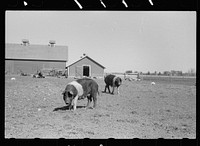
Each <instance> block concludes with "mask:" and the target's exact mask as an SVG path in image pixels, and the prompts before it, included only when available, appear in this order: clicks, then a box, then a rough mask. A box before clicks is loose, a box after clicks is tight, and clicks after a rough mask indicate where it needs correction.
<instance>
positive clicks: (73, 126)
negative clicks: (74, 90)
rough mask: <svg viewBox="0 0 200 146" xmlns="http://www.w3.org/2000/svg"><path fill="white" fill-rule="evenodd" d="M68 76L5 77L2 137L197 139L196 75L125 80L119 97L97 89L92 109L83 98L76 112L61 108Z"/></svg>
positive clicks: (100, 82) (101, 85)
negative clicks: (152, 80) (178, 81)
mask: <svg viewBox="0 0 200 146" xmlns="http://www.w3.org/2000/svg"><path fill="white" fill-rule="evenodd" d="M12 77H15V78H16V80H11V78H12ZM72 80H73V79H64V78H54V77H48V78H43V79H38V78H32V77H30V76H28V77H26V76H9V75H6V76H5V138H70V139H73V138H76V139H77V138H98V139H101V138H105V139H107V138H120V139H123V138H128V139H129V138H144V139H149V138H150V139H151V138H169V139H171V138H172V139H174V138H176V139H177V138H180V139H181V138H196V86H195V82H196V79H195V80H194V81H193V83H192V84H191V80H190V79H188V80H184V82H181V83H179V84H176V82H173V80H171V81H170V82H168V81H163V80H162V81H160V82H159V80H157V81H155V83H156V84H155V85H151V80H149V81H148V80H147V81H145V80H143V81H135V82H130V81H123V85H122V86H121V88H120V95H116V94H115V95H110V94H106V93H100V95H99V96H98V101H97V108H96V109H85V108H84V106H85V105H86V103H87V99H84V100H79V101H78V107H77V110H76V111H69V110H62V108H63V107H64V106H65V104H64V101H63V99H62V95H61V93H62V91H63V90H64V88H65V86H66V85H67V83H68V82H70V81H72ZM96 81H97V83H98V84H99V86H100V91H102V90H104V82H103V80H100V79H96ZM58 108H60V110H57V111H53V110H54V109H58Z"/></svg>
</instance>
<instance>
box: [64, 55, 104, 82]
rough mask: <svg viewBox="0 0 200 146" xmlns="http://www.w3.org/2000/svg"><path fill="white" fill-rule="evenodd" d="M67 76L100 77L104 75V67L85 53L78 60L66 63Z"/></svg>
mask: <svg viewBox="0 0 200 146" xmlns="http://www.w3.org/2000/svg"><path fill="white" fill-rule="evenodd" d="M66 69H67V73H68V76H69V77H77V78H81V77H84V76H85V77H91V78H93V77H98V78H101V77H103V75H104V69H105V67H104V66H103V65H101V64H99V63H98V62H96V61H95V60H93V59H92V58H90V57H89V56H87V55H85V56H83V57H82V58H81V59H79V60H78V61H76V62H74V63H72V64H70V65H68V66H67V67H66Z"/></svg>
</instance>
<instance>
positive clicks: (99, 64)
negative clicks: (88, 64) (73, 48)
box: [66, 56, 105, 69]
mask: <svg viewBox="0 0 200 146" xmlns="http://www.w3.org/2000/svg"><path fill="white" fill-rule="evenodd" d="M85 58H87V59H89V60H91V61H92V62H94V63H96V64H97V65H99V66H100V67H102V68H103V69H105V67H104V66H103V65H101V64H99V63H98V62H96V61H95V60H93V59H92V58H90V57H89V56H84V57H82V58H81V59H79V60H77V61H76V62H74V63H72V64H70V65H68V66H66V68H67V67H70V66H72V65H73V64H75V63H77V62H79V61H81V60H83V59H85Z"/></svg>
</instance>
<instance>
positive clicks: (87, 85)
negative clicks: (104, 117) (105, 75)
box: [62, 78, 99, 110]
mask: <svg viewBox="0 0 200 146" xmlns="http://www.w3.org/2000/svg"><path fill="white" fill-rule="evenodd" d="M97 93H99V92H98V84H97V83H96V82H95V81H94V80H92V79H88V78H83V79H78V80H76V81H72V82H70V83H69V84H68V85H67V86H66V88H65V90H64V92H63V93H62V94H63V99H64V101H65V103H66V105H67V106H69V109H71V108H72V107H73V108H74V110H76V106H77V100H80V99H84V98H86V97H87V99H88V102H87V106H86V108H88V107H89V105H90V103H91V102H92V100H93V103H94V105H93V108H95V107H96V102H97Z"/></svg>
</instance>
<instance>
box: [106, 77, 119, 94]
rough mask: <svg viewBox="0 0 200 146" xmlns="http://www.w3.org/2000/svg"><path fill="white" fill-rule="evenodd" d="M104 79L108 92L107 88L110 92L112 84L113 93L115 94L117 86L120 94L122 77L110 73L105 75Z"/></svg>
mask: <svg viewBox="0 0 200 146" xmlns="http://www.w3.org/2000/svg"><path fill="white" fill-rule="evenodd" d="M104 81H105V83H106V86H105V90H104V92H106V89H107V88H108V91H109V93H110V88H109V86H111V87H113V90H112V93H111V94H114V90H115V87H117V94H119V86H120V85H121V84H122V79H121V78H120V77H117V76H115V75H112V74H109V75H107V76H105V78H104Z"/></svg>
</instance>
